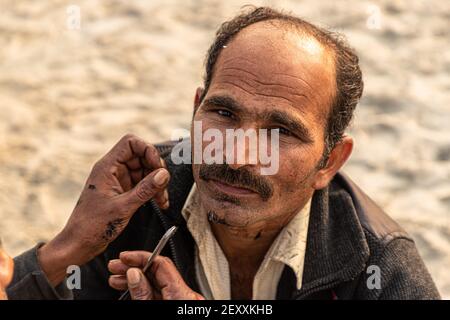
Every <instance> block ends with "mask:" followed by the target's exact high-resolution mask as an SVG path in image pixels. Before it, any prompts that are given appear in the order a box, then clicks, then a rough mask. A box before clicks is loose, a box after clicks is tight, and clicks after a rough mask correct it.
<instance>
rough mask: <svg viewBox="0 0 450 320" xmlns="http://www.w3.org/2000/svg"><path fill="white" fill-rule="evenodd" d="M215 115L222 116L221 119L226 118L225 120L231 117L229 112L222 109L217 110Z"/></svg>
mask: <svg viewBox="0 0 450 320" xmlns="http://www.w3.org/2000/svg"><path fill="white" fill-rule="evenodd" d="M217 114H218V115H220V116H222V117H227V118H231V116H232V114H231V112H230V111H228V110H223V109H220V110H217Z"/></svg>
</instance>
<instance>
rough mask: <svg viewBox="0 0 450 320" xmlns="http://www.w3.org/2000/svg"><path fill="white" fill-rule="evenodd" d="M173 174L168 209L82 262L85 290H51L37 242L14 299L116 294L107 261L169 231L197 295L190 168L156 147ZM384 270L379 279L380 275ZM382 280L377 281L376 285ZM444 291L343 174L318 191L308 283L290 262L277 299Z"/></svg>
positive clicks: (423, 295) (145, 216) (20, 262)
mask: <svg viewBox="0 0 450 320" xmlns="http://www.w3.org/2000/svg"><path fill="white" fill-rule="evenodd" d="M158 148H159V150H160V152H161V155H162V157H164V158H165V161H166V163H167V166H168V169H169V171H170V173H171V182H170V184H169V198H170V203H171V205H170V208H169V209H168V210H166V211H163V212H161V211H159V210H157V209H155V208H154V206H153V205H152V204H151V203H148V204H147V205H144V206H143V207H141V208H140V209H139V210H138V211H137V212H136V213H135V215H134V216H133V218H132V219H131V221H130V223H129V225H128V226H127V228H126V229H125V230H124V232H123V233H122V234H121V235H120V236H119V238H117V239H116V240H115V241H114V242H113V243H111V244H110V246H109V247H108V249H107V250H106V251H105V252H104V253H103V254H101V255H100V256H98V257H96V258H95V259H93V260H92V261H90V262H89V263H87V264H86V265H84V266H82V267H81V289H73V290H72V291H70V290H68V289H67V286H66V283H65V282H63V283H62V284H60V285H59V286H57V287H56V288H53V287H52V286H51V285H50V284H49V282H48V280H47V278H46V276H45V274H44V273H43V271H42V270H41V268H40V267H39V264H38V260H37V247H36V248H34V249H32V250H29V251H27V252H25V253H23V254H22V255H20V256H18V257H16V258H15V271H14V272H15V274H14V279H13V282H12V284H11V285H10V287H9V288H8V290H7V293H8V296H9V298H10V299H70V298H75V299H117V298H118V297H119V295H120V293H119V292H117V291H116V290H114V289H112V288H110V287H109V286H108V276H109V272H108V270H107V263H108V261H109V260H111V259H116V258H117V257H118V256H119V253H120V252H121V251H127V250H148V251H152V250H153V249H154V247H155V246H156V243H157V242H158V240H159V239H160V238H161V236H162V235H163V233H164V231H165V230H167V229H168V228H169V227H170V226H172V225H174V224H179V225H180V228H179V230H178V231H177V233H176V234H175V236H174V238H173V240H172V241H171V242H170V243H169V245H168V246H166V248H165V249H164V251H163V255H166V256H169V257H171V258H172V260H173V261H174V263H175V265H176V266H177V268H178V270H179V271H180V273H181V275H182V276H183V278H184V279H185V281H186V283H187V284H188V285H189V286H190V287H191V288H192V289H193V290H195V291H197V292H199V289H198V284H197V282H196V278H195V269H194V268H195V264H194V245H195V243H194V240H193V238H192V236H191V234H190V233H189V231H188V229H187V227H186V223H185V221H184V219H183V218H182V215H181V209H182V208H183V205H184V203H185V201H186V198H187V196H188V194H189V191H190V189H191V187H192V185H193V182H194V181H193V176H192V169H191V165H185V164H182V165H174V164H173V162H172V161H171V159H170V150H171V145H170V144H161V145H159V146H158ZM378 271H379V275H380V278H379V282H378V281H377V279H376V276H377V275H378V274H377V273H378ZM378 285H379V286H378ZM438 298H439V293H438V291H437V289H436V286H435V284H434V283H433V280H432V279H431V277H430V274H429V273H428V271H427V269H426V267H425V265H424V263H423V261H422V259H421V258H420V256H419V253H418V252H417V249H416V247H415V244H414V242H413V240H412V239H411V237H410V236H409V235H408V234H407V233H406V232H405V231H404V230H403V229H402V228H401V227H400V226H399V225H398V224H397V223H396V222H394V221H393V220H392V219H391V218H390V217H389V216H387V215H386V214H385V213H384V212H383V211H382V210H381V209H380V208H379V207H378V206H377V205H376V204H375V203H374V202H373V201H372V200H371V199H370V198H369V197H368V196H367V195H366V194H364V192H362V191H361V190H360V189H359V188H358V187H357V186H356V185H355V184H354V183H353V182H352V181H351V180H350V179H349V178H347V177H346V176H345V175H343V174H340V173H338V174H337V175H336V176H335V177H334V179H333V180H332V182H331V183H330V185H329V186H328V187H327V188H325V189H322V190H318V191H316V192H315V193H314V196H313V199H312V204H311V214H310V221H309V227H308V238H307V247H306V256H305V264H304V271H303V285H302V288H301V289H300V290H297V289H296V280H295V275H294V273H293V271H292V270H291V269H290V268H289V267H287V266H286V267H285V268H284V271H283V274H282V276H281V279H280V281H279V284H278V289H277V299H438Z"/></svg>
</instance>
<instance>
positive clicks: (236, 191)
mask: <svg viewBox="0 0 450 320" xmlns="http://www.w3.org/2000/svg"><path fill="white" fill-rule="evenodd" d="M208 182H209V183H210V184H212V185H213V186H214V188H215V189H217V190H219V191H221V192H223V193H228V194H233V195H237V196H245V195H257V193H256V192H253V191H251V190H249V189H243V188H238V187H233V186H230V185H229V184H225V183H222V182H219V181H216V180H209V181H208Z"/></svg>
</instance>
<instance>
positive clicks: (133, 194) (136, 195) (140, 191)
mask: <svg viewBox="0 0 450 320" xmlns="http://www.w3.org/2000/svg"><path fill="white" fill-rule="evenodd" d="M169 179H170V175H169V171H167V170H166V169H164V168H160V169H158V170H155V171H153V172H152V173H150V174H148V175H147V176H145V177H144V178H143V179H142V180H141V181H140V182H139V183H138V184H137V185H136V186H135V187H134V188H133V189H131V190H130V191H128V192H126V193H124V194H123V195H121V196H120V197H121V199H122V200H123V201H125V202H126V204H127V209H128V210H129V211H130V212H135V211H136V210H137V209H138V208H139V207H140V206H142V205H143V204H144V203H146V202H147V201H149V200H150V199H152V198H153V197H154V196H155V195H156V194H157V193H158V192H160V191H162V190H163V189H164V188H165V187H166V186H167V183H168V182H169Z"/></svg>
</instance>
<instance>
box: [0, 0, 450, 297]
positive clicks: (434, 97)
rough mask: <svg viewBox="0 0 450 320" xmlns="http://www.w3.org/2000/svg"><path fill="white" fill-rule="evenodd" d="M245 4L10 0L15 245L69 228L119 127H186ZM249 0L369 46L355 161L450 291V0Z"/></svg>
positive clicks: (4, 157) (9, 154) (166, 133)
mask: <svg viewBox="0 0 450 320" xmlns="http://www.w3.org/2000/svg"><path fill="white" fill-rule="evenodd" d="M248 3H250V2H249V1H219V0H202V1H201V0H195V1H193V0H191V1H163V0H154V1H150V0H148V1H144V0H140V1H137V0H136V1H132V0H129V1H125V0H124V1H113V0H101V1H100V0H98V1H94V0H79V1H77V0H73V1H58V0H46V1H43V0H40V1H31V0H30V1H22V0H0V236H1V237H2V238H3V240H4V244H5V247H6V249H7V250H8V251H9V252H10V253H11V254H13V255H15V254H18V253H20V252H21V251H22V250H25V249H27V248H30V247H31V246H33V245H34V244H35V243H36V242H37V241H45V240H47V239H49V238H51V237H52V236H53V235H54V234H55V233H56V232H57V231H58V230H59V229H60V228H61V227H62V226H63V224H64V223H65V221H66V219H67V217H68V216H69V215H70V213H71V210H72V208H73V206H74V204H75V202H76V200H77V198H78V195H79V193H80V190H81V188H82V186H83V184H84V180H85V178H86V177H87V175H88V173H89V172H90V169H91V166H92V164H93V163H94V162H95V161H96V160H97V159H98V158H99V157H100V156H101V155H103V154H104V153H105V152H106V151H107V150H109V149H110V147H111V146H112V145H113V144H114V143H115V142H116V141H117V140H118V139H119V138H120V137H121V136H122V135H123V134H125V133H127V132H133V133H135V134H138V135H140V136H142V137H143V138H145V139H147V140H148V141H150V142H158V141H161V140H165V139H168V138H170V136H171V133H172V130H173V129H175V128H187V127H188V125H189V122H190V117H191V112H192V101H193V95H194V91H195V89H196V87H197V86H198V85H199V84H200V83H201V79H202V74H203V69H202V67H203V58H204V55H205V53H206V50H207V48H208V46H209V44H210V42H211V40H212V38H213V34H214V31H215V30H216V28H217V27H218V26H219V24H220V23H221V22H222V21H224V20H226V19H228V18H230V17H232V16H233V15H234V14H235V13H236V12H237V11H238V10H239V8H240V7H241V6H242V5H244V4H248ZM252 3H253V4H271V5H274V6H275V7H277V8H284V9H287V10H292V11H293V12H295V13H296V14H298V15H300V16H302V17H304V18H306V19H308V20H310V21H311V22H314V23H318V24H320V25H322V26H329V27H331V28H333V29H334V30H338V31H341V32H343V33H345V34H346V35H347V37H348V39H349V40H350V42H351V44H352V45H353V46H354V47H355V48H356V49H357V50H358V51H359V54H360V57H361V64H362V68H363V72H364V80H365V94H364V99H363V100H362V101H361V103H360V105H359V107H358V110H357V114H356V118H355V121H354V123H353V126H352V129H351V132H352V134H353V135H354V137H355V139H356V148H355V151H354V154H353V156H352V158H351V160H350V162H349V163H348V165H347V166H346V168H345V170H346V171H347V172H348V173H349V174H350V175H351V176H352V178H353V179H354V180H355V181H356V182H358V183H359V184H360V185H361V186H362V188H363V189H364V190H365V191H366V192H367V193H368V194H369V195H371V196H372V198H374V199H376V200H377V201H378V202H379V203H380V205H381V206H382V207H383V208H385V209H386V211H387V212H388V213H390V214H391V216H393V217H394V218H396V219H397V220H398V221H399V222H400V223H401V224H402V225H403V227H404V228H405V229H407V230H408V231H409V232H410V233H411V234H412V236H413V237H414V239H415V240H416V242H417V245H418V246H419V250H420V252H421V254H422V256H423V258H424V259H425V261H426V263H427V265H428V267H429V269H430V271H431V273H432V275H433V277H434V279H435V281H436V282H437V285H438V287H439V289H440V291H441V293H442V295H443V296H444V297H446V298H450V97H449V91H450V77H449V74H450V45H449V39H450V34H449V28H450V2H449V1H446V0H428V1H425V0H424V1H419V0H412V1H406V0H405V1H400V0H397V1H396V0H391V1H388V0H384V1H375V0H374V1H361V0H348V1H325V0H304V1H253V2H252ZM69 5H76V6H78V8H79V9H80V13H81V25H80V28H79V29H77V23H76V8H75V11H73V10H72V9H73V8H72V9H70V7H69V9H68V6H69ZM74 19H75V20H74Z"/></svg>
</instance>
